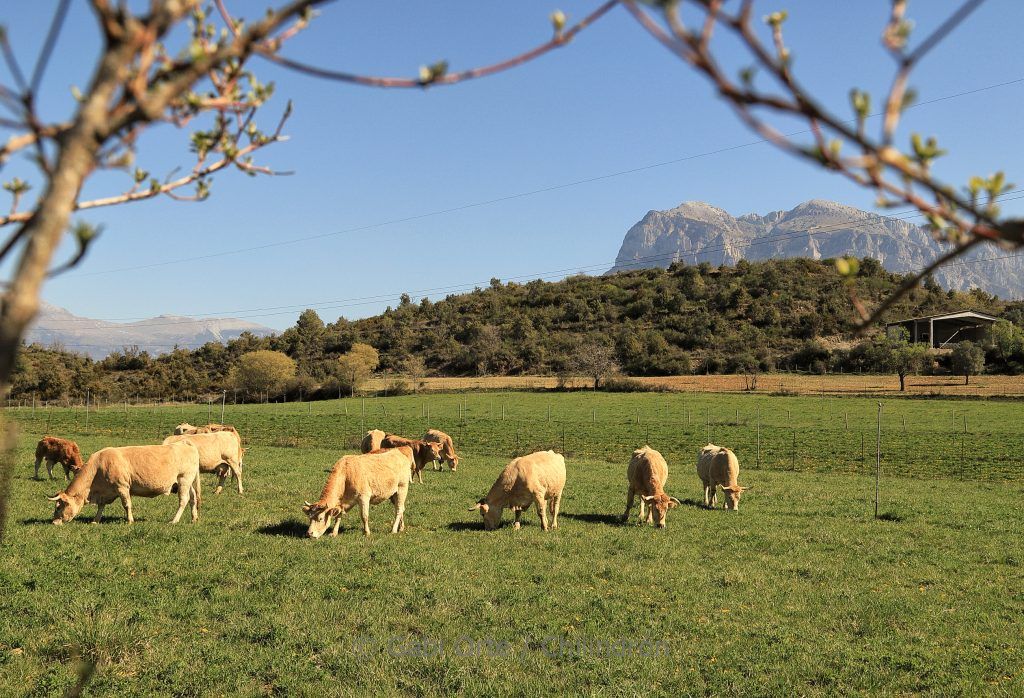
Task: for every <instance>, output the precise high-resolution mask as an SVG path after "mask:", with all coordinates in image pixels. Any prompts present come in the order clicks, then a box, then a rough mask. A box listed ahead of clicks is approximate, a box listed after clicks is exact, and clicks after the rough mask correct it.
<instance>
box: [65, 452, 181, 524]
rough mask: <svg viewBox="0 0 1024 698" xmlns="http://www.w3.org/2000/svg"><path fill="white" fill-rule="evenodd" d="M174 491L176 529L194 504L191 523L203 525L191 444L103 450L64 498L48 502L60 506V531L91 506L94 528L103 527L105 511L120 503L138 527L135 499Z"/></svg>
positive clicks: (89, 462)
mask: <svg viewBox="0 0 1024 698" xmlns="http://www.w3.org/2000/svg"><path fill="white" fill-rule="evenodd" d="M174 491H177V493H178V511H177V512H176V513H175V514H174V518H172V519H171V523H178V521H179V520H180V519H181V514H182V512H184V511H185V507H186V506H187V505H188V504H189V502H190V501H191V505H192V523H195V522H196V521H198V520H199V499H200V494H201V493H200V485H199V451H197V450H196V447H195V446H193V445H192V444H190V443H176V444H169V445H167V446H124V447H121V448H104V449H102V450H99V451H97V452H96V453H94V454H92V457H91V458H90V459H89V461H88V462H87V463H86V464H85V466H83V467H82V469H81V470H79V471H78V472H77V473H76V474H75V477H74V479H73V480H72V481H71V484H70V485H68V486H67V488H66V489H65V490H64V491H63V492H58V493H57V494H56V495H54V496H53V497H47V499H49V500H50V501H51V502H56V503H57V508H56V509H55V510H54V512H53V523H54V524H55V525H58V526H59V525H61V524H64V523H67V522H68V521H71V520H72V519H74V518H75V517H76V516H78V513H79V512H80V511H81V510H82V507H84V506H85V504H86V502H91V503H94V504H96V505H97V508H96V518H95V519H93V523H99V522H100V517H101V516H102V515H103V507H105V506H106V505H108V504H110V503H111V502H113V501H114V500H115V499H118V498H120V500H121V504H123V505H124V510H125V513H126V514H127V516H128V523H134V521H135V517H134V516H133V515H132V495H135V496H136V497H156V496H159V495H161V494H171V493H172V492H174Z"/></svg>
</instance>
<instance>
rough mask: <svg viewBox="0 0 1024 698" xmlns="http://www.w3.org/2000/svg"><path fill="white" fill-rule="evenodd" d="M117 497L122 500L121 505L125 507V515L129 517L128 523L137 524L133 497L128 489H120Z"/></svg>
mask: <svg viewBox="0 0 1024 698" xmlns="http://www.w3.org/2000/svg"><path fill="white" fill-rule="evenodd" d="M117 496H118V497H119V498H120V499H121V504H122V505H123V506H124V513H125V515H126V516H127V517H128V523H135V517H134V516H133V515H132V495H131V493H130V492H129V491H128V488H127V487H120V488H118V490H117Z"/></svg>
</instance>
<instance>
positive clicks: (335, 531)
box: [331, 514, 341, 538]
mask: <svg viewBox="0 0 1024 698" xmlns="http://www.w3.org/2000/svg"><path fill="white" fill-rule="evenodd" d="M339 528H341V514H338V515H337V516H335V517H334V528H332V529H331V537H332V538H337V537H338V529H339Z"/></svg>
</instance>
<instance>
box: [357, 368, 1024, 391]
mask: <svg viewBox="0 0 1024 698" xmlns="http://www.w3.org/2000/svg"><path fill="white" fill-rule="evenodd" d="M391 380H392V379H382V378H378V379H374V380H371V381H368V382H367V384H366V388H367V389H368V390H383V389H384V388H385V387H386V385H387V384H389V383H390V382H391ZM637 380H640V381H642V382H644V383H649V384H652V385H659V386H664V387H666V388H667V389H669V390H675V391H681V392H694V393H739V392H748V390H747V382H748V381H749V378H748V377H747V376H736V375H712V376H664V377H658V378H638V379H637ZM422 383H423V388H424V389H426V390H429V391H458V390H531V389H532V390H536V389H541V388H555V387H557V385H558V379H557V378H555V377H554V376H490V377H483V378H424V379H423V381H422ZM591 384H592V382H591V381H589V380H586V379H582V378H581V379H574V380H572V381H571V382H570V387H574V388H583V387H589V386H590V385H591ZM899 388H900V384H899V379H898V378H896V376H894V375H892V376H890V375H860V374H857V375H852V374H845V375H844V374H829V375H824V376H812V375H802V374H793V373H771V374H765V375H761V376H758V380H757V390H756V391H753V392H757V393H762V394H769V393H791V394H794V395H817V394H821V393H825V394H829V395H887V396H893V395H898V394H899V392H900V390H899ZM904 394H905V395H929V396H955V397H971V396H976V397H994V396H1007V397H1020V396H1024V376H973V377H972V378H971V383H970V385H964V381H963V378H961V377H949V376H909V377H908V378H907V390H906V392H905V393H904Z"/></svg>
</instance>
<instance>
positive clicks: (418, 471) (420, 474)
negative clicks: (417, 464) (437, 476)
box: [416, 468, 423, 485]
mask: <svg viewBox="0 0 1024 698" xmlns="http://www.w3.org/2000/svg"><path fill="white" fill-rule="evenodd" d="M416 480H417V481H418V482H419V483H420V484H421V485H422V484H423V468H416Z"/></svg>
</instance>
